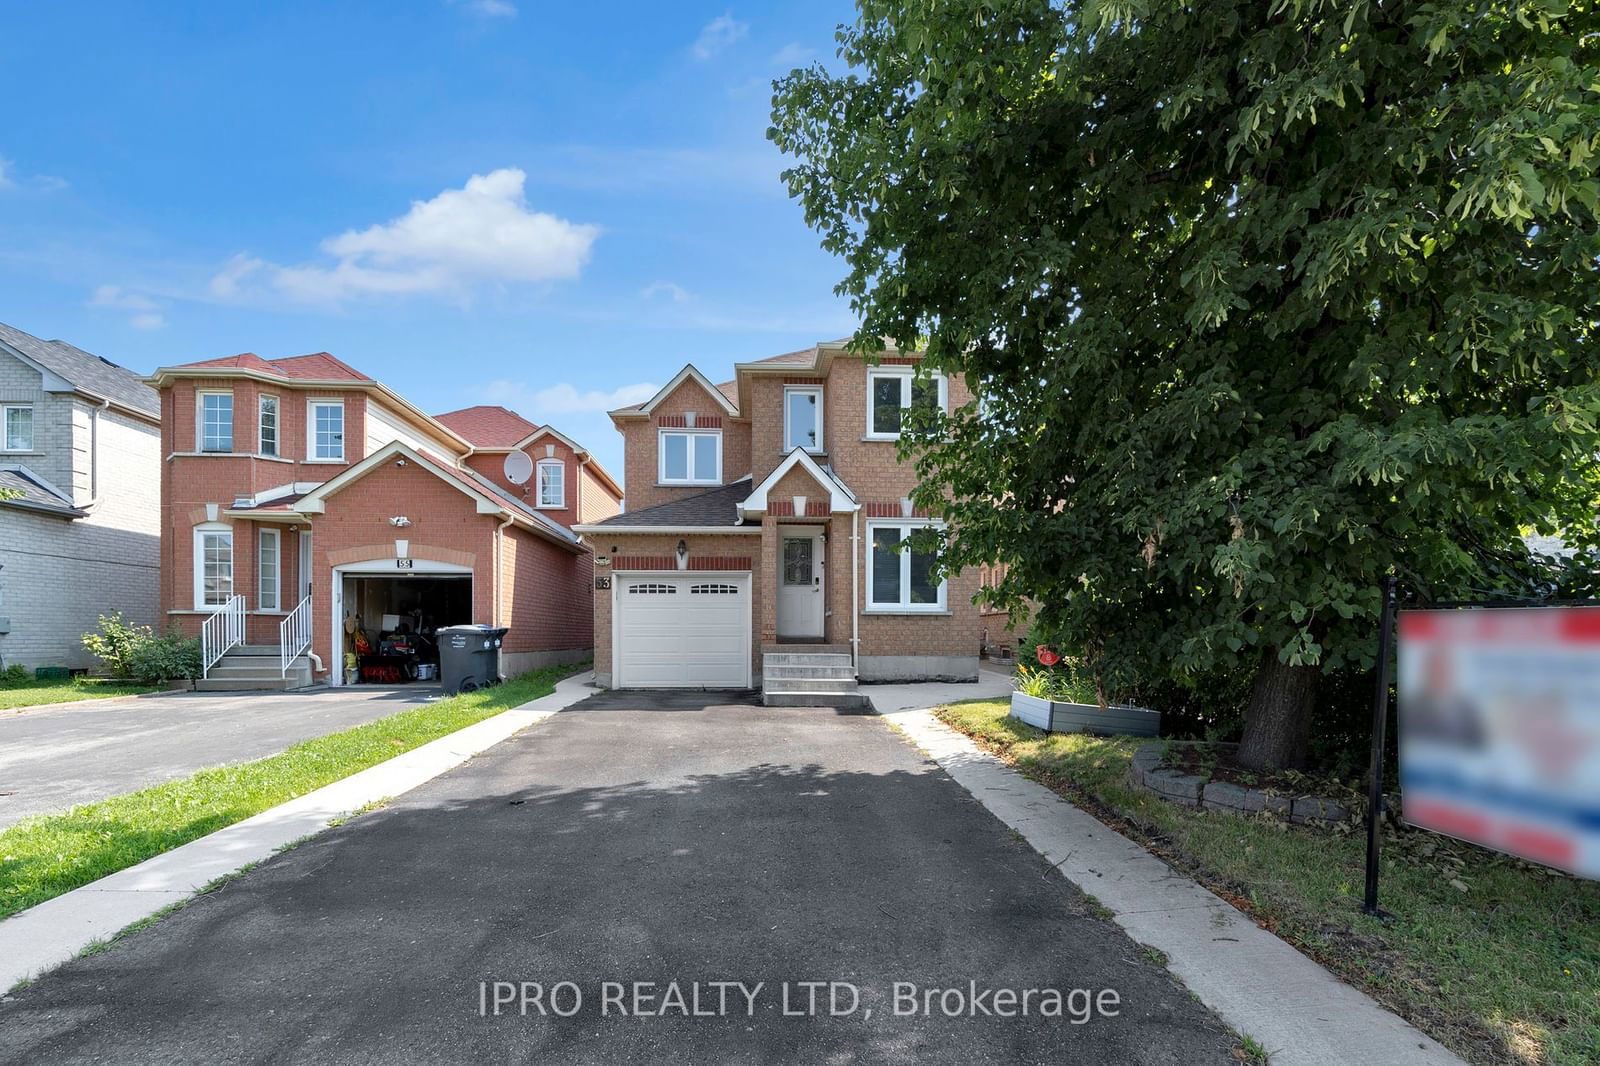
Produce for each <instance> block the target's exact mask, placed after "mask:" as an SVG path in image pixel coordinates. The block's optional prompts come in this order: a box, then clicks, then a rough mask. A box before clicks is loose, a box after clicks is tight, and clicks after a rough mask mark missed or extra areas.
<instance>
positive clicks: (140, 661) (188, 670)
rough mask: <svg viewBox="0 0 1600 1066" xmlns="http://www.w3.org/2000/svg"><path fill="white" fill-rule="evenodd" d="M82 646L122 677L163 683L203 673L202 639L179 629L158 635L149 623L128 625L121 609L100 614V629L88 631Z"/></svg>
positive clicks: (114, 674) (143, 681)
mask: <svg viewBox="0 0 1600 1066" xmlns="http://www.w3.org/2000/svg"><path fill="white" fill-rule="evenodd" d="M83 646H84V648H86V649H87V650H88V651H89V652H90V654H92V655H94V656H95V657H97V658H98V659H100V661H101V662H103V663H105V664H106V668H107V669H108V670H110V671H111V676H112V677H115V678H117V679H119V680H124V681H128V680H132V681H138V682H141V683H143V684H147V685H155V684H160V683H161V682H163V681H172V680H174V679H177V678H190V677H196V676H198V675H199V673H200V642H199V641H198V640H196V639H195V638H193V637H185V636H183V635H182V634H180V633H176V632H174V633H169V634H168V635H167V636H164V637H158V636H156V635H155V634H154V633H152V632H151V630H150V627H149V626H135V625H129V624H128V623H127V622H126V621H124V620H123V617H122V612H121V611H113V612H112V613H111V614H109V615H101V616H100V631H99V632H97V633H85V634H84V635H83Z"/></svg>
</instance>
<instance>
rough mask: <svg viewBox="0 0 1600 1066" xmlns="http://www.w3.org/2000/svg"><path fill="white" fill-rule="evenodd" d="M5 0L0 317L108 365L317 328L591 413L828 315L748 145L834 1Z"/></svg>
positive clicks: (822, 281) (405, 372)
mask: <svg viewBox="0 0 1600 1066" xmlns="http://www.w3.org/2000/svg"><path fill="white" fill-rule="evenodd" d="M5 10H6V11H7V12H8V13H6V14H0V69H3V70H5V72H6V83H7V86H8V89H7V91H6V92H5V93H0V160H3V164H0V167H3V169H0V321H4V322H7V323H10V324H12V325H15V326H17V327H19V328H21V329H24V330H27V331H28V332H30V333H34V334H37V335H40V336H43V337H48V338H55V337H59V338H63V339H66V340H70V341H72V342H73V343H75V344H78V345H79V346H80V347H83V348H86V349H88V350H89V351H93V352H96V353H97V354H100V355H104V356H106V357H108V358H110V359H113V360H115V361H117V362H120V363H122V364H124V365H126V366H129V367H132V368H134V369H136V370H140V371H148V370H151V369H153V368H154V367H156V366H159V365H163V364H170V363H179V362H188V361H192V360H196V359H205V358H211V357H214V356H219V355H231V354H234V353H237V352H243V351H253V352H256V353H258V354H260V355H263V356H267V357H269V358H271V357H275V356H282V355H295V354H301V353H304V352H313V351H324V350H325V351H330V352H332V353H334V354H335V355H337V356H339V357H340V358H342V359H344V360H345V361H346V362H349V363H351V364H352V365H354V366H356V367H357V368H358V369H361V370H364V371H366V372H367V373H369V374H372V375H373V376H375V377H377V378H379V379H380V380H383V381H385V382H386V383H388V384H389V385H391V386H393V387H395V388H396V389H398V390H399V391H400V392H401V393H402V394H404V395H405V396H407V397H408V398H410V399H411V400H412V401H413V402H415V403H416V404H417V405H418V406H420V407H422V408H423V409H424V410H427V411H430V412H438V411H443V410H448V409H451V408H455V407H461V406H465V405H468V404H473V403H505V404H506V405H507V406H509V407H512V408H514V409H516V410H519V411H521V412H522V413H523V414H524V415H526V416H527V417H529V418H531V419H533V420H535V421H538V422H550V423H552V424H554V425H556V426H557V427H558V428H560V429H562V430H563V431H564V432H567V433H568V434H570V435H572V436H574V437H576V438H577V439H578V440H580V441H581V442H583V443H585V444H586V445H588V446H589V447H591V448H592V449H593V451H594V452H595V454H596V455H597V456H598V457H599V458H600V459H601V461H602V462H604V463H605V464H606V465H607V466H608V467H609V468H610V469H611V470H612V471H613V472H614V473H616V474H617V475H618V476H619V477H620V476H621V473H622V470H621V448H620V439H619V438H618V437H617V434H616V432H615V431H614V430H613V429H612V427H611V424H610V422H609V420H607V419H606V418H605V417H604V415H603V414H602V413H600V412H601V411H603V410H604V409H605V408H606V407H609V406H614V405H615V402H616V401H618V400H620V401H621V402H632V401H633V400H636V399H637V398H638V393H639V391H640V390H641V387H642V386H643V385H646V384H660V383H663V382H665V381H666V380H667V379H668V378H670V376H671V375H672V374H673V373H674V372H675V371H676V370H677V369H678V368H679V367H680V366H681V365H682V364H683V363H685V362H690V361H692V362H694V363H695V364H696V365H697V366H699V367H700V368H701V369H702V370H704V371H705V372H706V373H707V374H709V375H711V376H712V377H713V378H714V379H716V380H724V379H726V378H727V377H729V376H731V367H732V364H733V362H734V361H736V360H740V359H751V358H760V357H762V356H765V355H771V354H776V353H778V352H783V351H790V350H793V349H794V348H798V347H802V346H804V345H806V344H809V343H811V342H812V341H815V340H819V339H825V338H832V337H837V336H842V335H844V334H846V333H848V332H849V331H850V329H851V326H852V319H851V316H850V313H849V308H848V307H847V306H846V304H845V303H844V302H843V301H841V300H840V299H838V298H837V297H835V296H834V295H833V292H832V289H833V285H834V284H835V282H837V281H838V280H839V278H840V276H841V275H842V270H843V268H842V266H841V264H840V263H838V262H837V261H835V260H833V259H832V258H831V257H829V256H827V255H826V254H825V253H823V252H822V251H821V250H820V248H819V247H818V244H817V239H816V235H815V234H814V233H812V232H811V231H809V230H807V229H806V227H805V225H804V222H803V219H802V217H801V213H800V209H799V207H798V206H797V205H796V204H795V203H794V202H793V201H791V200H790V199H789V198H788V196H787V194H786V193H785V191H784V188H783V186H782V183H781V182H780V181H779V179H778V173H779V171H780V170H781V169H782V167H783V161H782V159H781V157H780V156H779V154H778V153H777V152H776V150H775V149H773V148H772V146H771V145H770V144H769V143H768V142H767V141H766V140H765V131H766V128H767V126H768V124H769V115H768V110H769V106H770V93H771V90H770V82H771V80H772V79H773V78H774V77H776V76H778V75H779V74H781V73H782V72H784V71H785V70H787V69H788V68H789V67H791V66H793V65H795V64H797V63H803V62H808V61H810V60H813V59H820V60H824V61H828V62H830V63H836V62H837V61H836V60H835V59H834V58H833V56H834V42H833V32H834V27H835V25H836V24H837V23H839V22H841V21H846V20H848V19H850V18H851V17H852V11H851V8H850V6H849V5H848V4H847V3H840V2H827V3H811V2H800V3H793V4H773V5H770V6H768V7H765V8H756V7H754V6H745V7H729V6H727V5H725V4H713V5H706V6H701V5H694V4H677V3H671V4H661V3H646V4H619V3H612V4H605V5H599V4H571V3H560V4H556V3H535V2H533V0H405V2H393V3H339V4H326V3H299V4H296V3H275V4H271V5H234V4H172V3H163V4H156V3H148V4H128V3H60V4H39V5H27V6H24V5H20V4H10V5H6V8H5Z"/></svg>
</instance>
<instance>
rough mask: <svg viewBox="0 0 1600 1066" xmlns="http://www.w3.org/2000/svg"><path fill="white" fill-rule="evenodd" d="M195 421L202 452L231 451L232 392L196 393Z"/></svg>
mask: <svg viewBox="0 0 1600 1066" xmlns="http://www.w3.org/2000/svg"><path fill="white" fill-rule="evenodd" d="M195 412H196V413H195V422H196V425H197V428H198V430H199V432H197V433H196V434H195V436H197V437H199V438H200V450H201V451H203V452H231V451H233V393H231V392H215V391H207V392H201V393H198V394H196V397H195Z"/></svg>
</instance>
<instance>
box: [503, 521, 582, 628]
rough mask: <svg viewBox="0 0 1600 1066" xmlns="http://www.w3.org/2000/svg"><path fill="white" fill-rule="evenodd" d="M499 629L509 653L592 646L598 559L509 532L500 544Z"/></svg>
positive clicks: (518, 530) (519, 530)
mask: <svg viewBox="0 0 1600 1066" xmlns="http://www.w3.org/2000/svg"><path fill="white" fill-rule="evenodd" d="M500 543H501V549H500V550H501V554H500V573H501V590H502V591H501V605H500V624H501V625H504V626H509V627H510V628H511V632H509V633H507V634H506V641H505V650H506V651H507V652H508V653H509V652H532V651H557V650H570V649H588V648H590V647H592V646H593V645H594V556H592V555H590V554H589V553H587V552H584V553H583V554H581V555H573V554H572V553H571V552H569V551H566V550H564V549H562V548H560V547H558V546H556V545H554V544H552V543H550V542H549V541H547V540H545V539H543V538H542V537H536V536H534V535H533V534H532V533H529V532H527V531H525V530H521V529H517V528H516V527H514V526H513V527H510V528H508V529H507V530H506V531H505V534H504V535H503V537H502V540H501V542H500Z"/></svg>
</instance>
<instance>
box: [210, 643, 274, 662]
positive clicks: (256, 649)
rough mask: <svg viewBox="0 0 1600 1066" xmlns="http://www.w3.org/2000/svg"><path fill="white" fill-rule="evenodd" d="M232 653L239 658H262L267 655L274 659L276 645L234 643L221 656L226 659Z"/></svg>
mask: <svg viewBox="0 0 1600 1066" xmlns="http://www.w3.org/2000/svg"><path fill="white" fill-rule="evenodd" d="M232 655H237V656H238V657H239V658H241V659H258V658H259V659H264V658H269V657H270V658H273V659H276V658H277V657H278V646H277V645H276V644H235V645H234V646H233V647H231V648H229V649H228V651H227V653H226V654H225V655H223V658H224V659H226V658H228V657H229V656H232Z"/></svg>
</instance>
